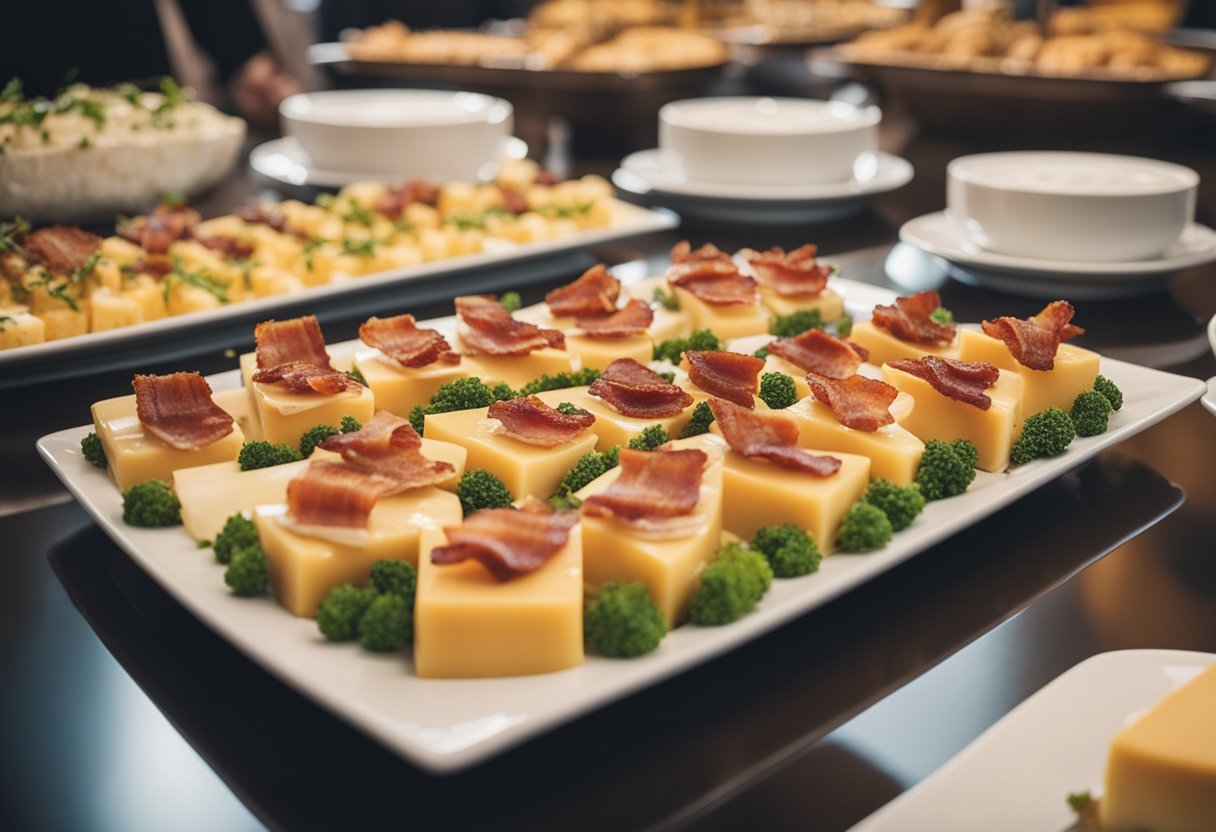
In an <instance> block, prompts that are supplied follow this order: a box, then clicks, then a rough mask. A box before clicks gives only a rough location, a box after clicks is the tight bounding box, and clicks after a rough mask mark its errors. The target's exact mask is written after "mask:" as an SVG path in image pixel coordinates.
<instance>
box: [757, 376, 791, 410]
mask: <svg viewBox="0 0 1216 832" xmlns="http://www.w3.org/2000/svg"><path fill="white" fill-rule="evenodd" d="M757 395H759V396H760V398H761V400H763V401H764V403H765V404H766V405H768V406H769V407H771V408H772V409H773V410H784V409H785V408H787V407H789V406H790V405H792V404H793V403H794V402H796V401H798V386H797V385H796V384H794V380H793V379H792V378H790V377H789V376H787V375H786V374H785V373H765V374H764V375H762V376H760V392H759V393H758V394H757Z"/></svg>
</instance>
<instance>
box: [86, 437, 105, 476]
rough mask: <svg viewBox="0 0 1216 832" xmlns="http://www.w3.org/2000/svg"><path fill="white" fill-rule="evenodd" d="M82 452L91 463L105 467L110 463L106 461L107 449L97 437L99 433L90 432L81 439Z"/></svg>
mask: <svg viewBox="0 0 1216 832" xmlns="http://www.w3.org/2000/svg"><path fill="white" fill-rule="evenodd" d="M80 452H81V453H82V454H84V458H85V460H86V461H88V463H89V464H90V465H95V466H97V467H98V468H105V467H106V465H108V464H109V463H108V462H107V461H106V452H105V449H104V448H102V447H101V440H100V439H98V438H97V434H95V433H90V434H89V435H88V436H86V437H85V438H84V439H81V440H80Z"/></svg>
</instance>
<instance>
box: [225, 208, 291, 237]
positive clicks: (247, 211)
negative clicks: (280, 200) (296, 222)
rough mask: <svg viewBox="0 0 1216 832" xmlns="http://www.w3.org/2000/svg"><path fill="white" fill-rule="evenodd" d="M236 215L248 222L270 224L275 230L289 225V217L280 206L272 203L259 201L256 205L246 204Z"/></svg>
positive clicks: (280, 229)
mask: <svg viewBox="0 0 1216 832" xmlns="http://www.w3.org/2000/svg"><path fill="white" fill-rule="evenodd" d="M236 215H237V216H238V217H240V218H241V219H242V220H244V221H245V222H247V223H252V224H254V225H259V224H260V225H268V226H270V227H271V228H273V229H274V230H275V231H282V230H284V229H285V228H286V227H287V218H286V217H284V216H283V212H282V211H280V210H279V208H278V206H276V205H273V204H272V203H266V202H262V203H258V204H256V205H245V206H243V207H242V208H241V209H240V210H239V211H237V212H236Z"/></svg>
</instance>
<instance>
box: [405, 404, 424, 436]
mask: <svg viewBox="0 0 1216 832" xmlns="http://www.w3.org/2000/svg"><path fill="white" fill-rule="evenodd" d="M427 409H428V408H427V406H426V405H422V404H420V405H416V406H415V407H414V409H413V410H411V411H410V416H409V419H410V427H412V428H413V429H414V431H415V432H416V433H417V434H418V435H419V436H422V431H423V430H424V429H425V428H426V414H427Z"/></svg>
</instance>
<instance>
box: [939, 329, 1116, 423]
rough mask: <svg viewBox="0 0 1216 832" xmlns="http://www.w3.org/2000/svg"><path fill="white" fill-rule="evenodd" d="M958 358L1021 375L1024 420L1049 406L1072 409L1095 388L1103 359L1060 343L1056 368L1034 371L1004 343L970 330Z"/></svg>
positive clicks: (964, 338) (1094, 353)
mask: <svg viewBox="0 0 1216 832" xmlns="http://www.w3.org/2000/svg"><path fill="white" fill-rule="evenodd" d="M958 357H959V358H960V359H961V360H963V361H987V362H988V363H989V364H995V365H996V366H998V367H1000V368H1001V369H1002V370H1012V371H1014V372H1016V373H1018V374H1019V375H1020V376H1021V377H1022V380H1023V381H1024V382H1025V387H1024V389H1023V392H1022V415H1023V418H1025V417H1026V416H1032V415H1034V414H1035V413H1039V412H1041V411H1044V410H1046V409H1047V408H1049V407H1058V408H1060V409H1061V410H1063V411H1065V412H1067V411H1069V410H1072V403H1073V400H1074V399H1076V398H1077V396H1078V395H1080V394H1081V393H1084V392H1085V391H1086V390H1089V389H1091V388H1092V387H1093V386H1094V381H1095V380H1096V379H1097V378H1098V365H1099V363H1100V362H1101V360H1102V359H1101V356H1099V355H1098V354H1097V353H1096V352H1090V351H1089V350H1087V349H1082V348H1081V347H1074V346H1073V345H1072V344H1060V347H1059V349H1058V350H1057V351H1056V361H1055V367H1054V368H1053V369H1051V370H1032V369H1030V368H1029V367H1024V366H1023V365H1022V364H1021V362H1019V361H1018V360H1017V359H1016V358H1014V357H1013V355H1012V354H1011V353H1010V352H1009V348H1008V347H1007V346H1005V342H1004V341H1002V340H1000V339H999V338H993V337H992V336H990V335H986V334H985V333H983V332H975V331H973V330H969V329H964V330H963V331H962V334H961V336H960V338H959V348H958Z"/></svg>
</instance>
